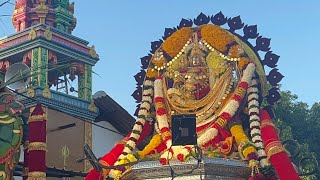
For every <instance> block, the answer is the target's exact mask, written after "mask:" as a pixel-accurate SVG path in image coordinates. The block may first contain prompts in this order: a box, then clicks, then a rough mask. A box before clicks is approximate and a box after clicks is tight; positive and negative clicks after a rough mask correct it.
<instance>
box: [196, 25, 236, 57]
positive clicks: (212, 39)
mask: <svg viewBox="0 0 320 180" xmlns="http://www.w3.org/2000/svg"><path fill="white" fill-rule="evenodd" d="M201 36H202V39H203V40H205V41H206V42H207V43H209V44H210V45H211V46H213V47H214V48H215V49H216V50H218V51H220V52H225V51H227V44H229V43H231V42H233V41H234V40H233V38H232V36H230V35H229V34H228V33H227V32H226V31H225V30H224V29H222V28H221V27H219V26H216V25H211V24H208V25H205V26H204V27H203V28H202V29H201Z"/></svg>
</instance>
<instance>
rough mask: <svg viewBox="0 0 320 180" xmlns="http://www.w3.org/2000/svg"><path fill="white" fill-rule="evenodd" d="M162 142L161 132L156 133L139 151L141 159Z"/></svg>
mask: <svg viewBox="0 0 320 180" xmlns="http://www.w3.org/2000/svg"><path fill="white" fill-rule="evenodd" d="M161 143H162V139H161V136H160V135H159V134H155V135H154V136H153V137H152V139H151V140H150V143H149V144H148V145H147V146H146V147H145V148H144V149H143V150H142V151H138V155H139V156H140V159H142V158H143V157H144V156H146V155H147V154H149V153H150V152H151V151H152V150H154V149H155V148H156V147H158V146H159V145H160V144H161Z"/></svg>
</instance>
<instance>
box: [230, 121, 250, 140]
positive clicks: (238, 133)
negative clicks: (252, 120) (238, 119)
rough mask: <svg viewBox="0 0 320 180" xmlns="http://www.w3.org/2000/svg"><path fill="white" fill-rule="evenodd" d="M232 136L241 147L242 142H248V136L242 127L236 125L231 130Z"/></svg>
mask: <svg viewBox="0 0 320 180" xmlns="http://www.w3.org/2000/svg"><path fill="white" fill-rule="evenodd" d="M230 132H231V134H232V136H234V138H235V140H236V143H237V144H238V145H240V144H241V143H242V142H245V141H248V137H247V135H246V134H245V133H244V131H243V128H242V126H241V125H234V126H232V127H231V128H230Z"/></svg>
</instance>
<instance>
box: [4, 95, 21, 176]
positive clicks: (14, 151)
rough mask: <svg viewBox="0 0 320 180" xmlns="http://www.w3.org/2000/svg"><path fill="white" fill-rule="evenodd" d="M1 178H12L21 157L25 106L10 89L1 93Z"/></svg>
mask: <svg viewBox="0 0 320 180" xmlns="http://www.w3.org/2000/svg"><path fill="white" fill-rule="evenodd" d="M0 104H1V105H0V179H1V180H7V179H12V175H13V171H14V168H15V166H16V165H17V163H18V162H19V157H20V144H21V141H22V124H23V123H22V119H21V117H20V115H21V114H22V111H23V110H24V106H23V105H22V104H21V103H20V102H18V101H16V100H15V97H14V95H13V94H12V93H10V92H9V91H5V90H3V89H2V91H1V93H0Z"/></svg>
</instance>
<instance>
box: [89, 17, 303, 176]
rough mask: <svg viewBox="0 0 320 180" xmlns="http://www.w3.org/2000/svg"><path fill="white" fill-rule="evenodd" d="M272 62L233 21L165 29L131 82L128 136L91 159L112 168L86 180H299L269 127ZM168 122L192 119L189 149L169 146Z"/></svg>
mask: <svg viewBox="0 0 320 180" xmlns="http://www.w3.org/2000/svg"><path fill="white" fill-rule="evenodd" d="M278 59H279V56H278V55H276V54H275V53H273V52H272V51H271V48H270V39H268V38H265V37H263V36H261V35H259V33H258V32H257V26H256V25H245V24H244V23H243V22H242V20H241V18H240V16H237V17H233V18H227V17H226V16H225V15H224V14H223V13H222V12H219V13H217V14H216V15H213V16H207V15H205V14H203V13H201V14H200V15H199V16H198V17H197V18H195V19H194V20H188V19H182V20H181V22H180V24H179V25H178V26H177V27H173V28H166V29H165V33H164V35H163V39H162V40H158V41H155V42H152V43H151V51H150V53H149V54H148V55H147V56H145V57H143V58H141V63H142V66H141V67H142V69H141V71H140V72H139V73H138V74H137V75H136V76H135V79H136V81H137V89H136V91H135V92H134V93H133V97H134V98H135V99H136V101H137V103H139V105H138V106H137V111H136V114H135V115H136V116H137V119H136V122H135V124H134V126H133V128H132V131H131V132H130V133H128V134H127V136H126V137H125V138H124V139H123V140H122V141H121V142H119V143H118V144H116V145H115V146H114V148H113V149H112V150H111V151H110V152H108V153H107V154H106V155H105V156H103V157H102V158H100V160H99V162H100V163H101V164H102V165H104V166H116V167H115V168H110V169H109V168H105V169H103V170H102V171H101V172H98V171H96V170H95V169H93V170H91V172H90V173H89V174H88V176H87V177H86V180H97V179H101V180H102V179H105V178H106V177H107V178H110V179H173V178H174V179H250V180H253V179H254V180H260V179H279V178H280V179H283V180H289V179H290V180H296V179H300V177H299V175H298V173H297V170H296V169H295V168H294V166H293V164H292V163H291V161H290V159H289V155H288V153H287V151H286V149H285V148H284V146H283V144H282V142H281V141H280V139H279V137H278V132H277V129H276V127H275V125H274V124H273V122H272V118H273V113H272V106H273V105H274V104H275V103H276V102H277V101H278V100H279V99H280V94H279V92H278V89H277V87H278V83H279V82H280V81H281V79H282V78H283V76H282V75H281V74H280V73H279V72H278V69H276V67H277V65H276V63H277V61H278ZM174 115H195V116H196V137H197V144H196V145H186V146H174V145H172V144H174V139H173V138H172V132H171V125H172V121H171V120H172V116H174ZM182 123H183V122H182ZM185 123H188V122H185ZM147 138H149V139H150V140H149V143H148V144H147V145H146V146H145V147H144V148H143V149H142V150H138V149H137V146H138V145H139V143H140V142H141V141H142V140H145V139H147ZM199 154H200V156H199ZM199 157H200V159H199ZM134 163H136V164H134ZM132 164H134V165H132ZM121 165H123V166H121Z"/></svg>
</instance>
